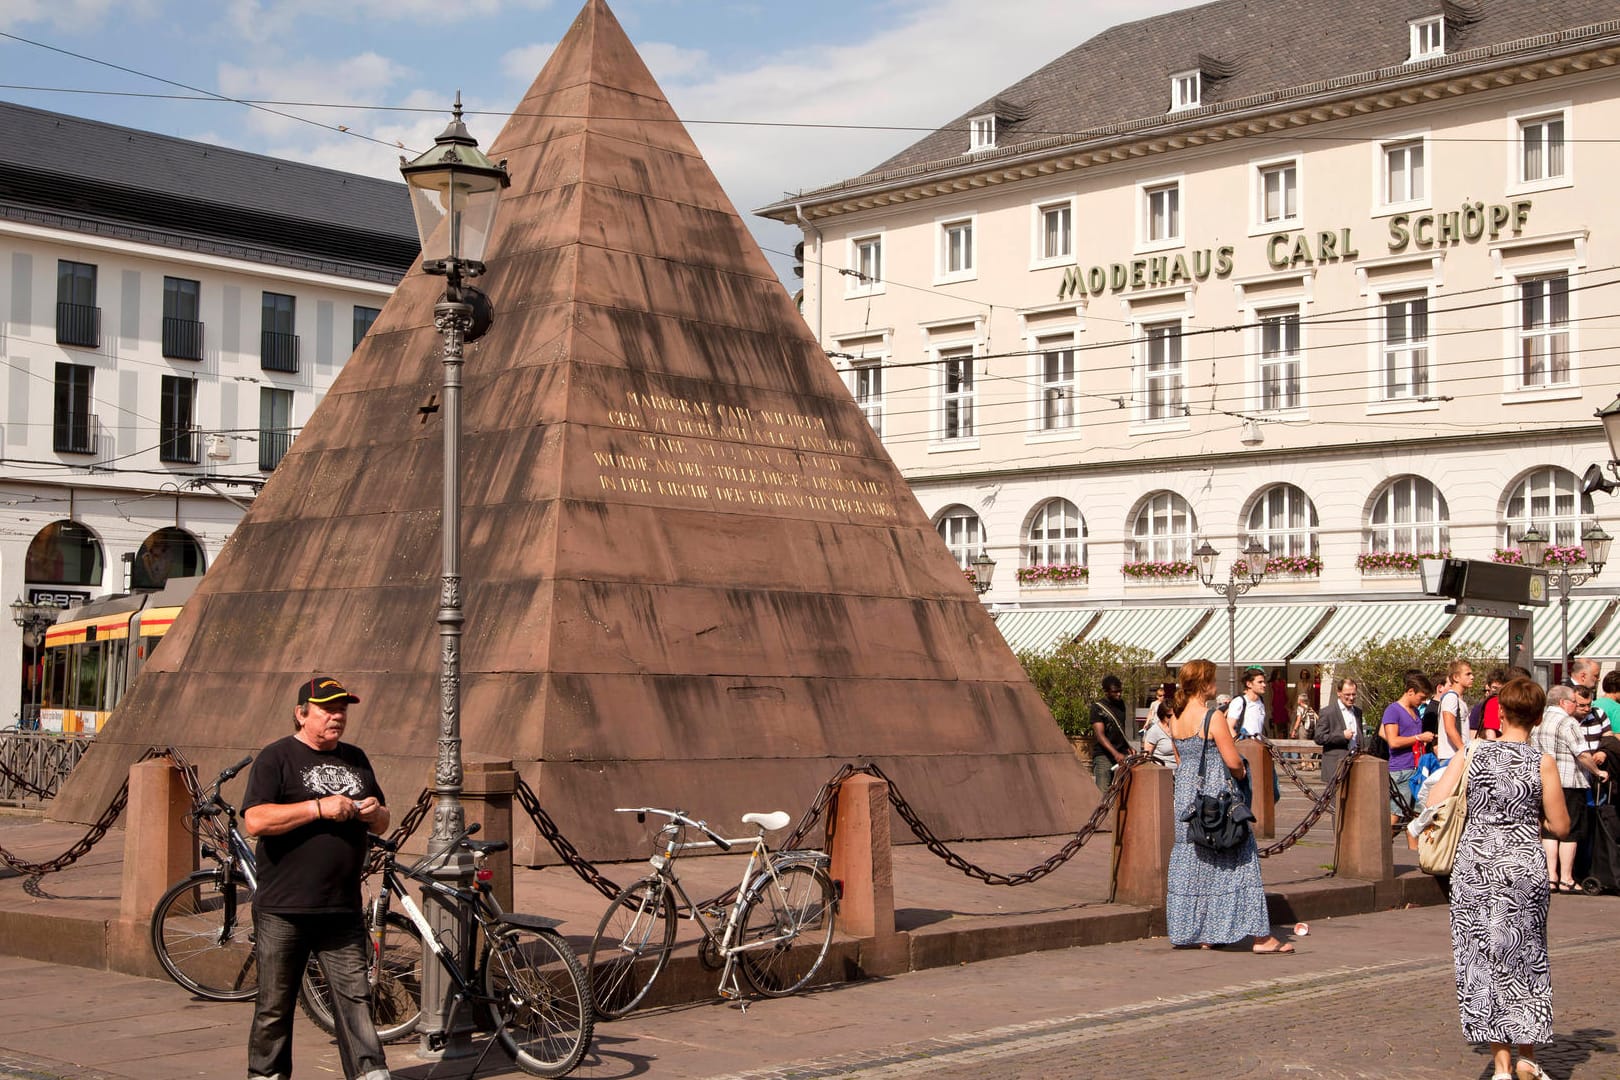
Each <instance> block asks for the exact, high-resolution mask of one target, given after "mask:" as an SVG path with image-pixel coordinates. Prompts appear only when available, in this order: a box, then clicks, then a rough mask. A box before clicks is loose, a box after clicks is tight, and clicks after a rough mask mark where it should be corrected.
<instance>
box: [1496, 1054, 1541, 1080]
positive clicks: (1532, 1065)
mask: <svg viewBox="0 0 1620 1080" xmlns="http://www.w3.org/2000/svg"><path fill="white" fill-rule="evenodd" d="M1525 1069H1529V1070H1530V1071H1529V1072H1528V1073H1527V1072H1525V1071H1524V1070H1525ZM1491 1080H1496V1078H1495V1077H1492V1078H1491ZM1510 1080H1550V1078H1549V1077H1548V1076H1547V1073H1546V1071H1545V1070H1543V1069H1542V1067H1541V1066H1540V1065H1539V1064H1537V1063H1536V1062H1534V1061H1531V1060H1530V1059H1529V1058H1520V1059H1519V1060H1518V1061H1516V1062H1515V1063H1514V1065H1513V1076H1512V1077H1511V1078H1510Z"/></svg>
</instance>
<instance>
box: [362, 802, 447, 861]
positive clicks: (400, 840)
mask: <svg viewBox="0 0 1620 1080" xmlns="http://www.w3.org/2000/svg"><path fill="white" fill-rule="evenodd" d="M432 805H433V789H432V788H423V789H422V790H421V792H420V793H418V794H417V796H416V801H415V802H414V803H412V804H411V808H410V809H409V810H407V811H405V816H404V817H402V818H400V819H399V824H398V825H396V826H394V831H393V832H391V833H389V834H388V842H389V843H390V844H392V845H394V846H395V847H399V846H401V845H403V844H404V843H405V841H406V840H408V839H410V836H411V834H412V833H414V832H415V831H416V829H417V826H419V825H421V824H422V819H423V818H425V817H427V812H428V808H429V807H431V806H432ZM387 855H388V852H386V851H384V850H383V849H382V848H375V849H373V850H372V852H371V854H370V855H368V856H366V867H365V869H364V870H362V871H361V873H360V876H361V878H362V879H364V878H368V877H370V876H371V875H372V874H375V873H376V872H377V871H379V870H381V869H382V864H383V859H384V858H386V857H387Z"/></svg>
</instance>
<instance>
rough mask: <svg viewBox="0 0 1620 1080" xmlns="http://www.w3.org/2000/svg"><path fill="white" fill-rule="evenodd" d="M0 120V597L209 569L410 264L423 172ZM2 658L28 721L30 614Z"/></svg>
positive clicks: (88, 589) (2, 109)
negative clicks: (415, 195)
mask: <svg viewBox="0 0 1620 1080" xmlns="http://www.w3.org/2000/svg"><path fill="white" fill-rule="evenodd" d="M0 131H3V132H5V136H6V137H5V138H4V139H0V144H4V145H5V146H6V147H7V149H6V150H4V151H3V153H4V154H5V156H6V161H5V162H4V169H3V170H0V367H3V369H4V371H3V376H0V377H3V378H4V386H5V398H4V406H3V409H0V455H3V460H0V594H3V595H4V597H5V598H6V599H7V601H8V602H9V601H10V600H11V599H12V598H18V599H23V600H26V601H30V602H34V603H47V604H55V605H59V606H67V605H70V604H74V603H80V602H83V601H87V600H90V599H94V598H99V597H105V596H108V595H112V594H117V593H122V592H128V591H131V590H135V591H139V590H145V589H153V588H157V587H159V586H161V585H162V583H163V581H164V580H166V579H167V578H168V577H170V576H187V575H192V574H198V573H202V572H203V571H205V570H206V569H207V567H208V565H209V564H210V563H211V562H212V560H213V559H214V557H215V556H217V554H218V553H219V550H220V548H221V547H222V546H223V545H224V543H225V541H226V540H227V539H228V538H229V536H230V534H231V532H232V530H233V529H234V528H235V526H236V523H237V522H238V521H239V520H240V519H241V517H242V515H243V513H244V512H245V510H246V508H247V507H248V506H249V505H250V504H251V500H252V498H253V496H254V494H255V493H256V491H257V490H258V487H259V485H260V484H262V483H263V481H264V479H265V477H266V476H268V475H269V473H270V472H271V471H273V470H274V469H275V467H276V465H277V463H278V462H279V461H280V460H281V457H282V455H284V454H285V453H286V450H287V447H288V446H289V445H290V443H291V441H292V439H293V438H294V437H295V436H296V434H297V432H298V430H299V429H300V427H301V425H302V424H303V423H304V421H305V420H306V419H307V418H308V416H309V415H310V413H312V412H313V411H314V409H315V406H316V404H317V403H318V402H319V401H320V398H321V396H322V395H323V394H324V393H325V391H326V390H327V388H328V387H329V386H330V385H331V383H332V380H333V379H334V378H335V376H336V375H337V373H338V372H339V371H340V370H341V369H342V366H343V364H344V362H345V361H346V360H347V359H348V357H349V354H350V352H351V351H352V350H353V348H354V346H355V345H356V344H358V342H359V340H360V338H361V336H363V335H364V333H365V331H366V330H367V328H369V326H370V324H371V321H372V320H373V319H375V318H376V316H377V314H378V313H379V312H380V309H381V308H382V306H383V304H384V302H385V301H386V300H387V298H388V296H389V295H390V294H391V292H392V291H393V286H394V283H395V282H396V281H397V280H398V279H399V277H401V276H402V275H403V273H404V271H405V269H406V268H407V267H408V266H409V264H410V261H411V259H412V257H413V256H414V253H415V248H416V241H415V232H414V228H413V226H412V224H411V217H410V213H409V207H408V200H407V198H406V195H405V191H404V187H403V185H400V184H390V183H387V182H384V181H377V180H371V179H368V178H365V177H359V176H351V175H347V174H342V173H336V172H331V171H329V170H323V169H316V168H311V167H309V166H305V165H302V164H299V163H293V162H281V161H276V160H273V159H270V158H263V157H258V156H256V155H251V154H243V153H238V152H235V151H230V150H224V149H222V148H219V147H214V146H206V145H203V144H200V143H191V142H186V141H184V140H179V139H171V138H167V137H164V136H158V135H153V134H150V133H146V132H139V131H132V130H129V129H124V128H117V127H113V126H111V125H105V124H99V123H94V122H90V121H85V120H80V119H77V118H73V117H66V116H58V115H56V114H52V113H44V112H39V111H37V110H32V109H25V108H21V107H18V106H12V105H0ZM0 653H3V654H4V655H6V656H10V657H12V658H14V659H13V660H12V661H11V662H8V663H6V664H4V665H3V666H0V700H3V701H4V702H5V703H6V705H5V708H4V710H0V711H3V712H4V713H7V714H12V715H13V716H15V717H20V716H21V715H22V713H23V712H24V711H25V710H26V708H27V706H28V705H29V704H30V703H31V700H32V693H33V687H32V686H31V685H30V681H31V677H32V676H31V671H35V670H37V669H35V668H34V667H33V662H34V661H35V659H36V657H35V653H34V651H33V650H31V649H29V648H27V647H25V645H24V642H23V637H22V631H21V630H20V629H19V627H18V626H16V625H14V624H13V623H12V621H11V620H9V619H8V620H4V622H3V623H0ZM19 661H20V662H19ZM12 722H15V720H13V721H12Z"/></svg>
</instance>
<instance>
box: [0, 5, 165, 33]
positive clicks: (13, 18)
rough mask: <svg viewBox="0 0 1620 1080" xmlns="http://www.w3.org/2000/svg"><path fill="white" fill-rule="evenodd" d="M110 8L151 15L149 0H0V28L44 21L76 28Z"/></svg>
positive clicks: (123, 14) (121, 12)
mask: <svg viewBox="0 0 1620 1080" xmlns="http://www.w3.org/2000/svg"><path fill="white" fill-rule="evenodd" d="M114 8H116V9H117V10H118V13H119V17H120V18H124V17H128V16H135V17H137V18H141V19H147V18H151V16H152V14H153V12H154V10H155V8H154V6H153V0H0V28H4V29H7V30H11V29H16V28H18V27H22V26H26V25H28V24H30V23H46V24H48V25H50V26H52V27H55V28H56V29H58V30H77V29H80V28H82V27H84V26H93V25H95V24H97V23H100V22H102V21H104V20H105V18H106V16H107V13H108V12H109V11H112V10H113V9H114Z"/></svg>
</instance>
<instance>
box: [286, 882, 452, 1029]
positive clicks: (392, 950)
mask: <svg viewBox="0 0 1620 1080" xmlns="http://www.w3.org/2000/svg"><path fill="white" fill-rule="evenodd" d="M424 951H425V950H424V949H423V946H422V932H421V931H420V930H418V929H417V928H416V924H415V923H413V922H411V920H409V919H407V918H406V917H405V916H403V915H401V914H399V913H398V912H394V911H390V912H389V913H388V922H387V929H386V931H385V932H384V934H383V957H382V967H381V969H380V970H379V971H378V972H377V985H376V986H374V987H372V991H371V1021H372V1023H374V1024H376V1025H377V1037H378V1038H379V1039H381V1040H382V1041H383V1042H392V1041H394V1040H395V1039H403V1038H404V1037H405V1036H407V1035H409V1034H410V1033H411V1032H413V1031H415V1030H416V1025H417V1024H418V1023H420V1022H421V1020H422V956H423V953H424ZM298 1004H299V1006H300V1007H302V1008H303V1010H304V1015H305V1016H308V1017H309V1018H310V1019H311V1020H313V1021H314V1022H315V1026H316V1027H318V1028H320V1029H321V1030H322V1031H324V1032H326V1033H327V1034H328V1035H336V1034H337V1021H336V1019H335V1018H334V1017H333V1015H332V988H331V987H330V986H328V985H327V983H326V976H325V975H324V974H323V973H322V972H321V966H320V964H318V963H316V962H315V959H314V958H313V957H311V958H310V961H309V967H308V968H306V969H305V970H304V981H303V983H302V984H301V985H300V986H299V988H298Z"/></svg>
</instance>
